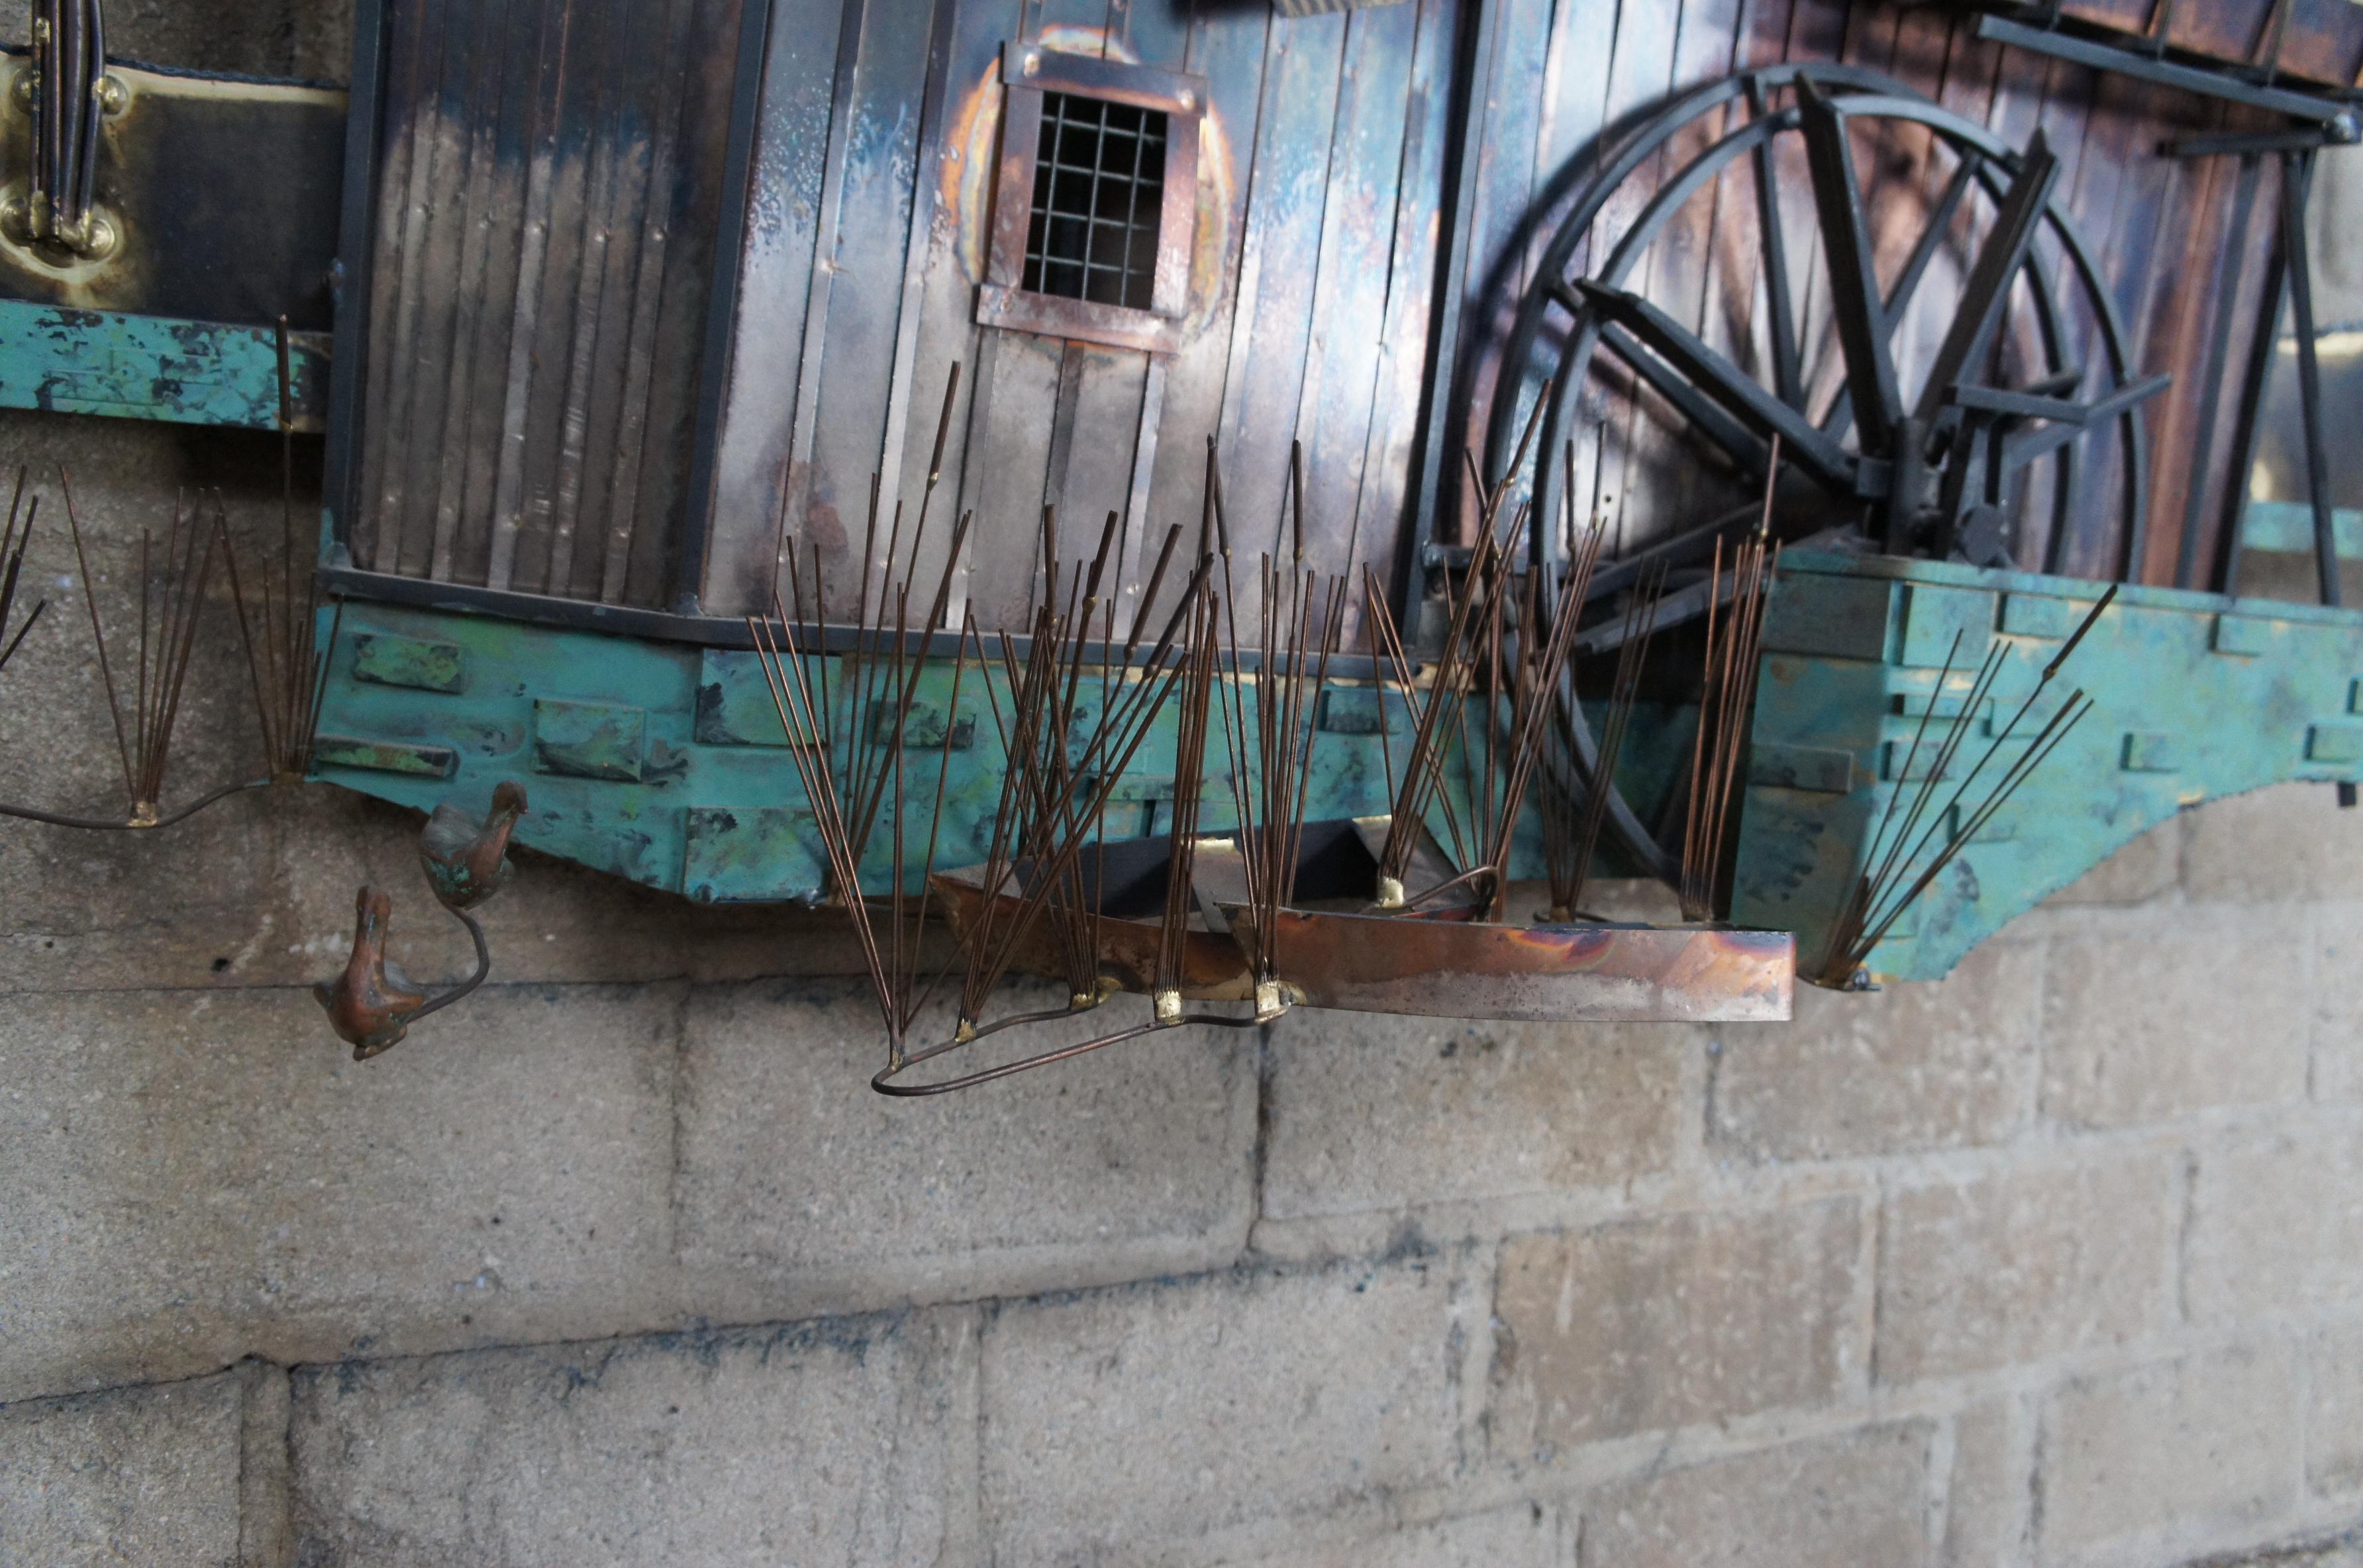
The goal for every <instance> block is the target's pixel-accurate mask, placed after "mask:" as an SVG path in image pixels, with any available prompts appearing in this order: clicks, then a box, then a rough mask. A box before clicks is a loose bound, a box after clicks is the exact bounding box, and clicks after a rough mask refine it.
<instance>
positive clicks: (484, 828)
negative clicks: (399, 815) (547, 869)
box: [418, 780, 525, 913]
mask: <svg viewBox="0 0 2363 1568" xmlns="http://www.w3.org/2000/svg"><path fill="white" fill-rule="evenodd" d="M524 815H525V786H524V785H522V784H519V783H516V782H515V781H514V780H505V781H503V783H502V784H501V785H500V787H499V788H497V789H495V790H494V791H493V809H492V810H491V811H490V812H486V813H485V814H484V820H483V823H481V824H479V823H475V822H473V821H471V820H470V818H469V816H468V813H467V812H464V811H462V810H460V807H459V806H457V805H455V804H454V803H453V802H451V801H444V802H443V803H442V804H441V805H439V806H438V807H436V808H435V814H434V815H432V816H430V817H428V818H427V829H426V831H425V832H424V833H421V834H419V835H418V863H419V865H420V866H422V867H425V868H426V871H427V886H429V887H431V888H433V889H435V896H436V898H437V899H438V900H441V901H442V904H443V907H444V908H445V909H448V910H450V911H454V912H455V913H456V912H458V911H461V910H471V909H474V908H475V907H476V906H477V905H478V904H481V903H483V901H484V900H487V899H489V898H491V897H492V896H493V895H494V893H497V892H499V891H500V890H501V889H503V888H505V887H506V886H508V883H509V878H512V877H513V876H515V875H516V867H513V866H511V865H510V864H509V862H508V848H509V834H511V833H513V832H515V831H516V825H517V822H518V819H520V818H522V817H523V816H524Z"/></svg>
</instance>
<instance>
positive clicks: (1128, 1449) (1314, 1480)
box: [982, 1258, 1469, 1563]
mask: <svg viewBox="0 0 2363 1568" xmlns="http://www.w3.org/2000/svg"><path fill="white" fill-rule="evenodd" d="M1468 1311H1469V1307H1468V1304H1467V1303H1466V1302H1465V1301H1464V1300H1463V1299H1462V1298H1461V1293H1460V1291H1459V1288H1458V1287H1457V1286H1456V1282H1455V1280H1454V1279H1453V1277H1452V1275H1451V1272H1450V1270H1449V1269H1448V1266H1447V1265H1446V1264H1443V1263H1442V1262H1438V1261H1426V1260H1421V1259H1416V1258H1414V1259H1406V1260H1401V1261H1394V1262H1389V1263H1384V1264H1374V1265H1368V1266H1360V1267H1344V1266H1340V1267H1334V1268H1328V1269H1323V1270H1315V1271H1306V1272H1302V1273H1298V1272H1290V1273H1284V1274H1262V1273H1257V1274H1245V1275H1204V1276H1201V1277H1198V1278H1195V1279H1190V1280H1183V1281H1180V1282H1175V1283H1164V1284H1158V1285H1141V1286H1126V1287H1122V1288H1118V1289H1114V1290H1102V1291H1094V1292H1091V1293H1089V1294H1086V1295H1082V1296H1078V1297H1057V1298H1052V1299H1046V1300H1040V1301H1031V1302H1025V1303H1019V1304H1014V1305H1008V1306H1004V1307H1002V1308H1001V1309H999V1310H998V1311H997V1312H996V1313H995V1315H994V1316H993V1319H992V1320H991V1321H990V1323H989V1326H988V1327H987V1329H986V1331H985V1333H984V1338H983V1369H984V1372H983V1384H982V1387H983V1409H984V1424H983V1437H982V1454H983V1476H984V1493H983V1511H982V1518H983V1524H984V1529H985V1530H986V1532H987V1539H988V1540H989V1542H990V1544H991V1547H992V1551H993V1561H996V1562H1043V1563H1048V1562H1098V1561H1103V1560H1104V1559H1106V1558H1108V1557H1110V1556H1112V1555H1115V1553H1116V1552H1117V1551H1119V1549H1121V1551H1122V1552H1123V1554H1125V1555H1126V1557H1127V1558H1135V1557H1137V1558H1146V1557H1150V1556H1153V1555H1155V1554H1156V1553H1157V1552H1158V1551H1159V1550H1161V1549H1162V1548H1164V1547H1166V1546H1168V1545H1170V1544H1173V1543H1177V1542H1182V1541H1186V1540H1192V1539H1194V1538H1197V1537H1200V1536H1204V1535H1208V1534H1212V1533H1215V1532H1218V1531H1223V1530H1226V1529H1234V1528H1237V1527H1240V1526H1245V1525H1249V1524H1254V1523H1260V1522H1263V1521H1269V1520H1278V1519H1286V1518H1296V1517H1301V1516H1306V1515H1313V1514H1323V1513H1327V1512H1329V1511H1332V1510H1334V1509H1335V1508H1337V1507H1339V1506H1340V1505H1341V1504H1344V1503H1346V1502H1348V1501H1350V1500H1351V1499H1354V1498H1356V1497H1370V1496H1382V1495H1384V1494H1385V1493H1387V1492H1389V1491H1390V1490H1394V1489H1401V1488H1403V1487H1406V1486H1412V1485H1424V1484H1434V1483H1437V1482H1439V1481H1441V1480H1443V1479H1444V1478H1445V1477H1447V1476H1448V1475H1449V1474H1451V1472H1452V1468H1453V1463H1454V1460H1455V1456H1456V1455H1457V1453H1458V1452H1459V1432H1458V1428H1459V1396H1458V1391H1457V1388H1456V1386H1455V1384H1456V1378H1455V1375H1456V1373H1457V1372H1458V1369H1459V1339H1460V1336H1461V1335H1462V1334H1463V1333H1465V1332H1466V1331H1467V1329H1466V1327H1465V1323H1466V1319H1467V1315H1468Z"/></svg>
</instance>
